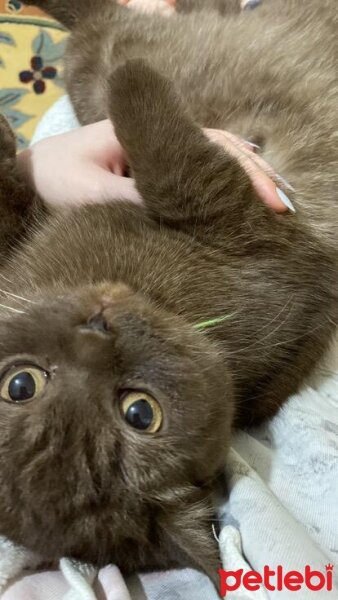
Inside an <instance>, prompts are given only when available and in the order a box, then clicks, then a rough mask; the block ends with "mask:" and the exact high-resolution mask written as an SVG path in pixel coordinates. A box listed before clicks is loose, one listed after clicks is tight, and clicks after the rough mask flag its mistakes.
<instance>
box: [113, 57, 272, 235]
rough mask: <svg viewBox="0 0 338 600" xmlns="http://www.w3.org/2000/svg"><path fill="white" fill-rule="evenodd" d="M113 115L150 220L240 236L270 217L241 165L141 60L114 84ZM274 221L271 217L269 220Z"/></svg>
mask: <svg viewBox="0 0 338 600" xmlns="http://www.w3.org/2000/svg"><path fill="white" fill-rule="evenodd" d="M109 102H110V115H111V118H112V121H113V123H114V125H115V128H116V133H117V136H118V138H119V140H120V142H121V143H122V146H123V147H124V148H125V150H126V152H127V155H128V157H129V160H130V164H131V168H132V172H133V175H134V177H135V179H136V184H137V187H138V189H139V191H140V193H141V195H142V197H143V198H144V200H145V203H146V206H147V209H148V210H149V212H150V214H151V215H152V216H153V217H154V218H156V219H158V220H160V221H162V222H166V223H168V224H170V225H172V226H174V227H177V228H179V229H183V230H185V231H194V232H195V233H196V232H197V231H198V228H199V226H201V228H202V230H203V235H204V236H205V235H206V234H205V232H206V230H207V229H208V230H209V231H210V235H214V234H216V233H217V232H218V233H219V234H221V235H222V238H224V236H225V235H226V233H227V231H229V230H231V232H232V233H233V232H234V229H236V230H237V231H239V229H240V228H242V227H243V226H244V224H245V227H247V223H248V220H250V219H251V218H255V219H256V218H257V219H261V221H262V223H263V222H264V219H265V218H267V219H269V211H268V210H267V209H266V208H265V207H263V203H262V202H260V201H259V200H258V198H257V196H256V193H255V191H254V189H253V187H252V185H251V182H250V180H249V177H248V175H247V174H246V172H245V171H244V169H243V168H242V167H241V166H240V164H239V163H238V162H237V160H236V159H234V158H233V157H232V156H230V155H229V154H227V153H226V152H225V151H224V150H223V149H222V148H221V147H219V146H218V145H216V144H214V143H212V142H210V141H209V140H208V139H207V138H206V136H205V135H204V134H203V132H202V131H201V129H200V128H199V127H198V126H197V125H196V124H195V123H194V122H193V121H192V120H191V119H190V117H189V116H188V115H187V113H186V112H185V110H184V108H183V106H182V104H181V101H180V99H179V98H178V96H177V95H176V94H175V92H174V89H173V86H172V85H171V84H170V83H169V81H168V80H167V79H165V78H164V77H162V76H161V75H159V74H158V73H157V72H155V71H153V70H152V69H151V68H150V67H148V66H147V65H146V64H145V63H144V62H143V61H141V60H133V61H130V62H128V63H126V65H125V66H123V67H120V68H118V69H117V70H116V71H115V73H114V74H113V75H112V77H111V80H110V100H109ZM267 215H268V216H267Z"/></svg>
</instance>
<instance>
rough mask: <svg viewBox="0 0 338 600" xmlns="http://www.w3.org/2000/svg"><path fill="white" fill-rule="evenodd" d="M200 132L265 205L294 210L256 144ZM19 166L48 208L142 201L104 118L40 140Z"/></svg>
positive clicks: (24, 154)
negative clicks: (234, 162)
mask: <svg viewBox="0 0 338 600" xmlns="http://www.w3.org/2000/svg"><path fill="white" fill-rule="evenodd" d="M204 132H205V133H206V135H207V136H208V137H209V138H210V139H211V140H212V141H214V142H216V143H218V144H220V145H221V146H223V147H224V148H225V150H226V151H227V152H229V153H230V154H231V155H233V156H235V157H236V158H237V159H238V161H239V162H240V164H241V165H242V167H243V168H244V169H245V170H246V171H247V173H248V175H249V177H250V179H251V181H252V184H253V186H254V188H255V189H256V192H257V194H258V196H259V197H260V198H261V199H262V201H263V202H264V203H265V204H266V205H268V206H269V207H270V208H271V209H272V210H274V211H275V212H280V213H282V212H285V211H287V210H288V209H289V210H294V209H293V207H292V204H291V203H290V201H289V199H288V198H287V196H286V195H285V191H286V193H288V192H289V191H290V190H291V188H288V186H287V184H286V182H284V181H283V180H282V179H281V178H279V177H278V175H276V174H275V173H274V171H273V170H272V169H271V167H270V166H269V165H268V164H267V163H266V162H265V161H264V160H263V159H262V158H261V157H260V156H259V155H257V154H254V152H253V151H252V150H253V149H254V146H252V145H250V144H249V143H247V142H245V141H243V140H241V139H240V138H238V137H236V136H234V135H232V134H231V133H229V132H227V131H221V130H217V129H205V130H204ZM18 164H19V168H20V169H21V171H22V172H23V173H24V174H25V176H26V178H27V179H28V180H29V181H30V182H31V184H32V186H33V187H34V188H35V189H36V191H37V192H38V194H39V195H40V196H41V197H42V198H43V199H44V200H45V202H46V203H47V204H48V205H49V206H54V207H60V208H65V207H67V206H80V205H81V204H88V203H90V204H93V203H105V202H108V201H109V202H112V201H114V200H129V201H130V202H134V203H136V204H142V199H141V196H140V195H139V193H138V191H137V189H136V185H135V182H134V180H133V179H131V178H130V177H125V176H124V175H125V173H126V171H127V169H128V159H127V156H126V153H125V152H124V150H123V148H122V147H121V145H120V143H119V141H118V140H117V138H116V135H115V132H114V127H113V125H112V124H111V123H110V121H108V120H106V121H100V122H99V123H94V124H93V125H87V126H85V127H81V128H80V129H76V130H74V131H70V132H68V133H65V134H61V135H57V136H53V137H50V138H47V139H45V140H43V141H41V142H38V143H37V144H35V145H34V146H32V147H31V148H30V149H29V150H25V151H24V152H22V153H21V154H19V156H18ZM283 190H285V191H283Z"/></svg>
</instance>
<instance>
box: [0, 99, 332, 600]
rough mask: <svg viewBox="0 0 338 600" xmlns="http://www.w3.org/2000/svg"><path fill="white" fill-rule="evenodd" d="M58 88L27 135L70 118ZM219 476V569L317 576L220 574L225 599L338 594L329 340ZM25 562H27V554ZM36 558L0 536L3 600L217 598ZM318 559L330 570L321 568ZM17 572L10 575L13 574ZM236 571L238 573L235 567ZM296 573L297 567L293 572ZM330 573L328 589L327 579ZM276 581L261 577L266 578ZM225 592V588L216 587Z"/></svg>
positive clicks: (193, 586)
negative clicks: (308, 376) (260, 578)
mask: <svg viewBox="0 0 338 600" xmlns="http://www.w3.org/2000/svg"><path fill="white" fill-rule="evenodd" d="M77 126H78V124H77V121H76V118H75V115H74V113H73V111H72V109H71V106H70V103H69V101H68V99H67V98H66V97H64V98H62V99H61V100H60V101H59V102H58V103H57V104H56V105H55V106H54V107H53V108H52V109H51V110H50V111H49V112H48V113H47V114H46V116H45V117H44V118H43V119H42V121H41V124H40V126H39V127H38V130H37V132H36V135H35V138H34V141H37V140H38V139H42V138H44V137H47V136H48V135H54V134H56V133H61V132H64V131H68V130H69V129H72V128H75V127H77ZM227 475H228V480H229V484H230V497H229V500H228V501H227V502H225V503H224V505H223V506H222V508H221V512H220V518H221V533H220V536H219V542H220V548H221V553H222V559H223V566H224V569H225V570H227V571H238V570H239V569H243V573H242V576H244V575H245V573H246V572H247V571H250V570H253V571H255V572H257V573H258V574H261V575H263V571H264V566H268V567H269V568H270V569H271V570H273V571H275V570H276V568H277V566H278V565H280V566H281V567H282V568H283V570H284V575H285V573H287V572H288V571H297V572H299V573H301V574H304V570H305V567H306V565H308V568H310V569H311V570H312V571H314V570H316V571H319V572H320V573H322V574H323V575H321V576H317V578H316V577H315V576H313V578H312V579H310V583H312V585H316V584H320V583H321V579H323V577H325V585H324V587H323V589H321V590H319V589H318V590H317V591H316V592H314V591H311V590H309V589H308V588H307V586H306V585H305V584H303V585H302V586H301V589H300V590H299V591H298V592H296V591H290V589H287V586H286V585H285V582H284V585H281V586H280V587H281V588H282V589H280V590H273V589H267V588H266V587H264V586H263V585H262V586H260V587H259V589H258V590H257V591H252V590H250V589H246V587H250V585H249V586H248V585H247V586H245V585H243V582H242V584H241V585H239V587H238V589H233V591H231V592H230V587H231V585H232V587H233V588H235V587H236V585H235V583H236V580H235V579H234V578H230V577H228V579H227V580H226V581H227V584H228V589H229V592H228V593H227V595H226V597H227V598H231V600H267V599H269V598H271V599H274V598H278V599H281V600H286V599H290V598H295V600H297V598H299V599H300V600H307V599H309V600H310V599H311V600H312V599H313V597H314V593H315V594H316V596H315V597H316V599H317V600H322V599H324V598H331V600H335V599H337V598H338V577H337V575H338V339H337V342H336V344H335V345H334V346H333V348H332V351H331V352H330V354H329V356H328V358H327V360H326V361H325V363H323V364H322V366H321V367H320V368H319V369H318V373H317V374H316V377H315V378H313V381H311V382H309V383H308V385H307V386H306V387H305V388H304V389H303V391H302V392H301V393H299V394H297V395H296V396H294V397H293V398H291V399H290V400H289V402H288V403H287V404H286V405H285V406H284V407H283V409H282V410H281V411H280V413H279V414H278V416H277V417H276V418H275V419H274V420H273V421H272V422H270V423H269V424H267V425H265V426H264V427H261V428H259V429H255V430H252V431H250V432H248V433H240V434H238V435H237V436H236V438H235V439H234V442H233V447H232V449H231V453H230V456H229V461H228V467H227ZM32 561H33V562H32ZM34 561H36V558H35V557H32V556H31V555H30V554H29V553H26V552H25V551H24V550H23V549H17V548H14V547H13V546H12V545H11V544H9V543H8V542H7V541H6V540H3V541H2V543H0V591H1V590H2V591H3V594H2V596H1V598H2V600H61V599H62V598H63V599H64V600H66V599H67V600H95V599H97V600H103V599H105V600H192V599H193V600H217V595H216V593H215V591H214V589H213V587H212V585H211V583H210V582H209V580H208V579H207V578H206V577H204V576H203V575H201V574H200V573H196V572H194V571H192V570H183V571H172V572H167V573H157V574H148V575H135V576H134V577H132V578H130V579H129V580H127V581H124V580H123V578H122V576H121V574H120V572H119V571H118V570H117V569H116V568H115V567H107V568H106V569H103V570H102V571H101V572H100V573H96V571H95V570H94V569H92V568H91V567H88V566H85V565H79V564H76V563H72V562H71V561H68V560H62V561H61V563H60V571H59V572H54V573H52V572H47V573H44V574H43V575H41V574H35V573H33V574H32V572H30V573H29V574H28V573H27V572H26V573H25V572H23V570H22V569H23V567H24V566H30V567H33V568H34V567H35V566H36V562H35V563H34ZM327 565H331V566H333V570H331V569H330V567H329V569H328V570H327V569H326V566H327ZM15 576H16V578H15ZM236 577H239V574H238V573H237V574H236ZM296 577H298V579H297V580H298V581H300V580H299V577H300V575H298V576H297V575H296ZM330 577H331V578H332V590H331V591H328V590H327V589H326V588H327V581H328V580H330ZM276 585H277V581H276V576H272V575H271V576H270V580H269V582H268V585H267V587H268V588H272V587H273V586H276ZM223 591H224V590H223Z"/></svg>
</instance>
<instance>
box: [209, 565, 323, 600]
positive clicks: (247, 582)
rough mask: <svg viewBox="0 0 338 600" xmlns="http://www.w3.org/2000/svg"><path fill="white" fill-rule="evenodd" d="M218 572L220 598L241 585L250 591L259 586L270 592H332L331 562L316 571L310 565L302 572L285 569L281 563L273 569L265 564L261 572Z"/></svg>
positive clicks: (255, 589) (254, 590) (221, 570)
mask: <svg viewBox="0 0 338 600" xmlns="http://www.w3.org/2000/svg"><path fill="white" fill-rule="evenodd" d="M218 573H219V577H220V592H221V596H222V598H226V597H227V595H228V592H234V591H235V590H238V589H240V588H241V587H243V588H244V589H246V590H249V591H250V592H256V591H257V590H259V589H260V588H261V587H263V588H265V589H266V590H267V591H270V592H274V591H278V592H281V591H282V590H289V591H290V592H299V591H301V590H304V589H308V590H311V591H313V592H318V591H320V590H327V591H329V592H332V587H333V565H331V564H328V565H326V566H325V571H316V570H314V569H312V568H311V567H310V565H306V566H305V568H304V571H303V572H301V571H285V570H284V568H283V566H282V565H278V567H276V568H275V569H274V570H273V569H271V567H269V566H268V565H265V567H264V568H263V573H258V572H257V571H246V572H244V570H243V569H238V570H237V571H224V570H223V569H220V570H219V571H218ZM229 600H230V597H229ZM332 600H333V599H332Z"/></svg>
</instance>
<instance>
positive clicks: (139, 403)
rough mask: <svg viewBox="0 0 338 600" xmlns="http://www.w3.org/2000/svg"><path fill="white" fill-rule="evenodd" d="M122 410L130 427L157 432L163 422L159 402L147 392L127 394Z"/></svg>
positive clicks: (122, 403)
mask: <svg viewBox="0 0 338 600" xmlns="http://www.w3.org/2000/svg"><path fill="white" fill-rule="evenodd" d="M121 412H122V416H123V418H124V420H125V421H126V423H128V425H129V426H130V427H133V428H134V429H138V430H139V431H142V432H144V433H156V432H157V431H159V429H160V428H161V425H162V422H163V413H162V409H161V407H160V405H159V403H158V402H157V400H155V398H153V396H150V395H149V394H147V393H145V392H128V393H127V394H125V395H124V396H123V398H122V400H121Z"/></svg>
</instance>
